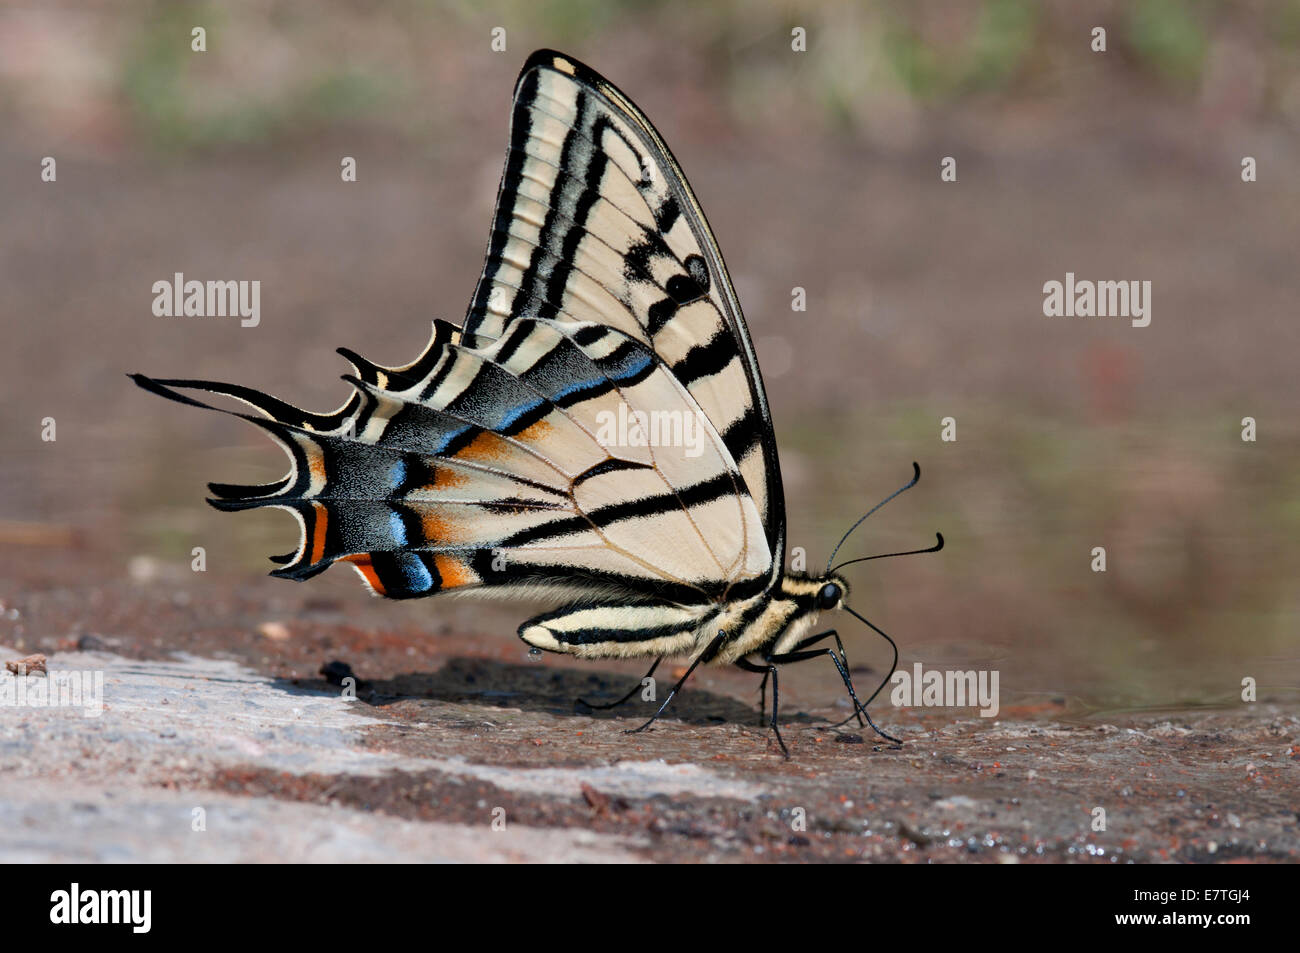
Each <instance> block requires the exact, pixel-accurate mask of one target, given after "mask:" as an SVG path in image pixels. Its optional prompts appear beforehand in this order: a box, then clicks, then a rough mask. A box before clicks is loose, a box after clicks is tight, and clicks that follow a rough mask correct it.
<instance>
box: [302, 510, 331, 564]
mask: <svg viewBox="0 0 1300 953" xmlns="http://www.w3.org/2000/svg"><path fill="white" fill-rule="evenodd" d="M312 507H313V508H314V509H315V510H316V521H315V523H314V524H313V525H312V533H311V552H309V553H308V554H307V563H308V565H313V564H315V563H318V562H320V558H321V556H322V555H323V554H324V552H325V531H326V530H327V529H328V528H329V525H330V513H329V510H327V509H326V508H325V506H324V504H322V503H313V504H312Z"/></svg>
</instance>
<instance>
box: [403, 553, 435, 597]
mask: <svg viewBox="0 0 1300 953" xmlns="http://www.w3.org/2000/svg"><path fill="white" fill-rule="evenodd" d="M396 556H397V571H398V572H400V573H401V574H402V580H403V588H405V589H406V590H407V591H408V592H428V591H429V590H430V589H432V588H433V576H432V575H430V573H429V567H428V566H426V565H425V564H424V560H422V559H421V558H420V557H419V556H417V555H416V554H415V553H397V554H396Z"/></svg>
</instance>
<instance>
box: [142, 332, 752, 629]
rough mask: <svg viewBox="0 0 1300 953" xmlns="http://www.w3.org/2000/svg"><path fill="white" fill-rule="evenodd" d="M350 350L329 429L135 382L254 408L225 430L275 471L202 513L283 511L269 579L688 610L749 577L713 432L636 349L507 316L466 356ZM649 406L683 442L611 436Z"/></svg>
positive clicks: (248, 395) (440, 338) (739, 514)
mask: <svg viewBox="0 0 1300 953" xmlns="http://www.w3.org/2000/svg"><path fill="white" fill-rule="evenodd" d="M348 356H349V357H350V359H351V360H352V361H353V363H354V365H355V366H356V368H357V376H354V377H349V378H347V379H348V380H349V381H350V382H351V383H352V385H353V387H354V388H355V393H354V395H353V397H352V398H351V399H350V400H349V401H348V402H347V403H346V404H345V405H344V406H343V407H342V408H340V410H339V411H337V412H336V413H335V414H332V415H316V414H309V413H306V412H304V411H301V410H298V409H297V408H294V407H291V406H290V405H288V404H286V403H284V402H283V401H279V400H276V399H275V398H272V397H268V396H266V395H264V394H261V393H258V392H257V391H253V390H249V389H247V388H241V387H235V386H231V385H225V384H217V383H213V382H206V381H180V380H162V381H157V380H151V379H149V378H145V377H142V376H139V375H137V376H136V380H137V382H138V383H140V384H141V386H144V387H146V388H148V389H150V390H153V391H155V392H156V393H159V394H162V395H163V396H166V397H170V398H172V399H175V400H180V401H184V402H187V403H191V404H198V405H199V406H210V405H208V404H205V403H203V402H202V401H201V400H198V399H196V398H195V397H193V396H188V395H187V394H186V393H185V391H195V390H198V391H201V392H206V393H209V394H217V395H222V396H225V397H230V398H234V399H236V400H239V401H241V402H243V403H245V404H247V405H249V406H251V407H253V408H254V409H256V410H257V411H259V412H260V414H261V416H254V415H251V414H247V413H242V412H238V413H236V416H240V417H243V418H244V419H247V420H250V421H252V422H253V423H256V424H258V425H259V426H261V427H263V428H264V429H265V430H267V431H268V432H269V433H270V434H271V435H272V437H274V438H275V439H276V440H277V441H278V442H279V443H280V444H281V445H282V446H283V447H284V448H285V450H286V451H287V453H288V454H289V457H290V459H291V461H292V469H291V471H290V473H289V474H288V475H287V476H286V477H285V478H284V479H283V480H280V481H277V482H276V483H272V484H265V485H261V486H227V485H221V484H214V485H212V490H213V492H214V494H215V496H216V498H215V499H214V500H213V501H212V502H213V504H214V505H215V506H216V507H217V508H219V509H224V510H242V509H249V508H255V507H263V506H278V507H282V508H285V509H288V510H289V511H291V512H292V513H294V515H295V516H296V517H297V518H298V520H299V523H300V526H301V530H302V534H301V538H300V542H299V546H298V549H297V551H296V552H294V553H292V554H290V555H288V556H285V557H280V558H279V560H278V561H280V562H282V563H283V564H284V565H283V566H282V567H281V568H280V569H278V570H276V571H275V573H274V574H275V575H279V576H284V577H288V578H293V579H305V578H309V577H310V576H313V575H315V574H316V573H318V572H321V571H322V570H324V569H325V568H327V567H328V566H329V565H331V564H332V563H334V562H336V561H339V560H343V561H346V562H350V563H351V564H352V565H353V566H354V567H355V568H356V569H357V570H358V571H359V572H360V573H361V575H362V577H363V578H364V579H365V581H366V582H367V583H368V584H369V586H370V587H371V589H373V590H374V591H375V592H377V593H379V594H381V595H386V596H389V597H392V598H409V597H414V596H427V595H433V594H434V593H437V592H444V591H449V590H458V591H472V590H483V589H492V588H495V589H496V590H503V589H504V590H509V591H511V592H518V591H519V590H521V589H525V588H537V587H546V588H551V589H555V588H558V589H568V590H572V591H574V592H577V593H580V594H582V595H583V596H584V597H587V598H590V597H592V596H593V595H597V594H603V595H606V596H609V597H613V598H616V599H622V600H627V599H629V598H633V599H636V600H640V601H645V600H648V599H657V600H669V601H671V602H673V603H675V604H678V605H701V606H703V605H707V604H710V603H713V602H716V601H717V600H719V599H722V598H724V597H726V596H727V595H728V593H729V592H730V591H731V590H732V589H733V588H734V587H737V586H739V587H740V588H741V590H748V589H752V588H754V586H755V585H756V584H761V582H762V581H763V580H764V579H765V577H766V573H767V571H768V568H769V566H770V563H771V555H770V553H769V552H768V550H767V545H766V539H765V537H764V535H763V527H762V523H761V521H760V519H759V514H758V511H757V508H756V507H755V506H754V504H753V501H752V500H751V499H750V498H749V496H748V494H747V493H745V491H744V482H743V480H742V479H741V477H740V473H739V471H738V470H737V468H736V466H735V463H734V461H732V460H731V457H730V455H729V454H728V453H727V450H726V447H725V445H724V444H723V442H722V438H721V436H720V435H719V434H718V433H717V431H716V430H714V429H713V428H712V426H711V425H710V424H709V423H708V421H707V419H706V418H705V417H704V415H703V414H702V413H700V411H699V408H698V406H697V405H696V404H695V402H694V400H693V399H692V398H691V396H690V394H689V393H687V391H686V390H685V388H683V387H682V386H681V384H680V383H679V382H678V381H677V380H676V378H674V377H673V376H672V375H671V374H670V373H668V371H667V369H666V368H665V367H664V365H663V364H662V363H661V362H659V361H657V360H656V359H655V357H654V355H653V353H652V352H650V351H649V350H648V348H646V347H645V345H643V344H641V343H640V342H638V341H636V340H634V339H631V338H629V337H627V336H626V335H624V334H622V333H621V332H619V331H616V330H614V329H613V328H608V327H605V326H602V325H594V324H584V323H567V324H559V323H556V322H550V321H536V320H529V319H520V320H518V321H515V322H512V324H511V326H510V328H509V329H508V331H507V332H506V333H505V334H504V335H503V336H502V337H500V338H498V339H496V340H494V341H487V342H484V343H482V344H480V346H478V347H469V346H467V345H466V344H463V343H461V338H460V334H459V332H458V331H457V329H455V328H453V327H452V326H451V325H448V324H446V323H443V322H438V323H437V324H436V325H435V329H434V336H433V340H432V341H431V342H430V345H429V347H428V348H427V349H426V351H425V353H424V354H423V355H422V356H421V357H420V358H419V359H417V360H416V361H415V362H412V363H411V364H409V365H406V366H405V367H402V368H385V367H380V366H378V365H375V364H371V363H370V362H368V361H365V360H364V359H363V358H360V357H358V356H356V355H353V354H349V355H348ZM647 408H652V409H653V411H654V412H655V413H657V414H659V415H660V416H659V417H658V418H657V419H658V420H660V421H661V422H666V423H664V424H663V425H664V426H667V427H671V426H675V425H677V426H680V432H679V433H678V434H677V435H679V436H681V437H683V438H684V439H682V440H679V441H675V442H673V441H670V442H668V443H667V444H666V445H654V444H652V442H651V441H650V440H649V439H646V440H644V441H633V442H631V443H629V441H628V439H627V437H628V432H629V427H627V426H625V427H624V428H623V429H622V430H620V429H619V428H618V427H617V426H616V425H615V424H616V422H617V421H619V420H620V419H621V420H623V421H635V420H636V419H637V418H636V415H637V413H639V412H645V411H646V409H647ZM215 409H218V410H221V409H223V408H220V407H217V408H215ZM226 412H228V413H235V412H233V411H226ZM646 419H647V420H648V419H649V418H648V416H647V418H646ZM669 435H670V436H672V435H673V434H671V433H670V434H669ZM645 436H646V437H647V438H648V437H649V436H650V435H649V434H646V435H645ZM655 443H661V442H659V441H656V442H655Z"/></svg>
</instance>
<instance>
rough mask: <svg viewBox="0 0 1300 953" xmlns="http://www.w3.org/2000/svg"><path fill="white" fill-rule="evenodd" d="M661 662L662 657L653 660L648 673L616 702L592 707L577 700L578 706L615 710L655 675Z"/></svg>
mask: <svg viewBox="0 0 1300 953" xmlns="http://www.w3.org/2000/svg"><path fill="white" fill-rule="evenodd" d="M663 660H664V657H663V656H662V655H661V656H659V657H658V658H657V659H655V663H654V664H653V665H651V666H650V671H648V672H646V673H645V674H644V675H642V676H641V680H640V681H639V682H637V683H636V684H635V685H633V686H632V690H631V691H630V692H628V693H627V694H626V695H624V696H623V697H622V698H620V699H619V700H618V701H616V702H609V703H607V704H604V705H593V704H592V703H591V702H589V701H585V700H584V699H581V698H579V699H578V702H579V704H582V705H586V706H587V707H588V708H594V709H598V710H600V711H608V710H609V709H610V708H617V707H618V706H619V705H622V704H625V703H626V702H628V701H630V700H631V698H632V696H633V695H635V694H636V693H637V692H638V691H639V690H640V688H641V686H642V685H644V684H645V680H646V679H647V678H649V677H650V676H651V675H653V674H654V673H655V669H657V668H658V667H659V663H660V662H662V661H663Z"/></svg>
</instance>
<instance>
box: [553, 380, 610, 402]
mask: <svg viewBox="0 0 1300 953" xmlns="http://www.w3.org/2000/svg"><path fill="white" fill-rule="evenodd" d="M603 383H605V378H604V377H593V378H590V379H588V380H585V381H574V382H573V383H572V384H569V385H568V386H567V387H564V388H561V389H560V390H559V391H557V392H556V394H555V396H554V397H553V398H552V399H554V400H564V399H565V398H566V397H572V396H573V395H574V394H581V393H582V392H583V391H585V390H595V389H597V388H598V387H600V386H601V385H602V384H603Z"/></svg>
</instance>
